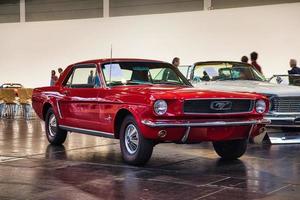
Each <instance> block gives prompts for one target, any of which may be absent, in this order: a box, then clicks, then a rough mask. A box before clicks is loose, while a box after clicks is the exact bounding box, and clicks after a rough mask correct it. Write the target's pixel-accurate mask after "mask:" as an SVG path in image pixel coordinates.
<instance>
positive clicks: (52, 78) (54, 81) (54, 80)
mask: <svg viewBox="0 0 300 200" xmlns="http://www.w3.org/2000/svg"><path fill="white" fill-rule="evenodd" d="M57 80H58V78H57V76H56V72H55V70H52V71H51V80H50V86H53V85H55V83H56V81H57Z"/></svg>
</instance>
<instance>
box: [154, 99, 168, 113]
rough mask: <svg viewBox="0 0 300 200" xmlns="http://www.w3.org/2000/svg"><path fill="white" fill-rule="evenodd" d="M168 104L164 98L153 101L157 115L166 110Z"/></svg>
mask: <svg viewBox="0 0 300 200" xmlns="http://www.w3.org/2000/svg"><path fill="white" fill-rule="evenodd" d="M167 109H168V104H167V102H166V101H164V100H157V101H156V102H155V103H154V112H155V113H156V114H158V115H163V114H165V113H166V112H167Z"/></svg>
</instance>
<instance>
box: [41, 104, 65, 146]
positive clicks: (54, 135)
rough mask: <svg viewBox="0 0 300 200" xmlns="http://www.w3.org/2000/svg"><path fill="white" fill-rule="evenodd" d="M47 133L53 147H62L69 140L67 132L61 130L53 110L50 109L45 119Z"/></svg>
mask: <svg viewBox="0 0 300 200" xmlns="http://www.w3.org/2000/svg"><path fill="white" fill-rule="evenodd" d="M45 131H46V135H47V139H48V141H49V142H50V143H51V144H53V145H61V144H63V143H64V142H65V140H66V138H67V133H68V132H67V131H66V130H63V129H61V128H59V126H58V121H57V118H56V116H55V114H54V112H53V109H52V108H49V110H48V112H47V114H46V119H45Z"/></svg>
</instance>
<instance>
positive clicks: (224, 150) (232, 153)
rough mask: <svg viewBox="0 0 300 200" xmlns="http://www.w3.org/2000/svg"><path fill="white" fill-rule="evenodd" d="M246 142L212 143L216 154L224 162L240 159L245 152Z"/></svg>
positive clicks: (243, 140) (244, 140)
mask: <svg viewBox="0 0 300 200" xmlns="http://www.w3.org/2000/svg"><path fill="white" fill-rule="evenodd" d="M247 143H248V140H246V139H242V140H230V141H221V142H213V146H214V149H215V151H216V152H217V154H218V155H219V156H220V157H221V158H223V159H226V160H234V159H237V158H239V157H241V156H242V155H243V154H244V153H245V152H246V150H247Z"/></svg>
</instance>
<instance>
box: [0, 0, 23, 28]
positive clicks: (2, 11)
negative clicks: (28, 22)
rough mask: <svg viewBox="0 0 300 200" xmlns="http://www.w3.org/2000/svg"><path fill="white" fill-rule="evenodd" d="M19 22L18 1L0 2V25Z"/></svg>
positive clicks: (6, 0) (3, 0) (7, 0)
mask: <svg viewBox="0 0 300 200" xmlns="http://www.w3.org/2000/svg"><path fill="white" fill-rule="evenodd" d="M19 21H20V1H19V0H1V1H0V23H9V22H19Z"/></svg>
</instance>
